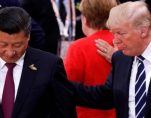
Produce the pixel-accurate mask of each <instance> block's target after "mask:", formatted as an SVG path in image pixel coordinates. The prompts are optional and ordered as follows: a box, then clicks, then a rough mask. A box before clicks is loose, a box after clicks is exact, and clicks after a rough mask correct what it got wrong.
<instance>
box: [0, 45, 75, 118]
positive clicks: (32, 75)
mask: <svg viewBox="0 0 151 118" xmlns="http://www.w3.org/2000/svg"><path fill="white" fill-rule="evenodd" d="M32 64H34V66H35V67H36V68H37V70H33V69H31V68H29V66H30V65H32ZM65 81H67V79H66V74H65V71H64V67H63V63H62V60H61V59H60V58H58V57H56V56H54V55H52V54H49V53H46V52H43V51H40V50H37V49H32V48H28V49H27V52H26V55H25V60H24V65H23V71H22V75H21V80H20V84H19V88H18V92H17V97H16V100H15V105H14V110H13V115H12V118H76V112H75V105H74V104H73V101H72V95H73V93H72V92H71V91H69V90H68V89H66V87H65V86H64V85H63V84H62V83H63V82H65ZM66 84H67V83H66ZM0 109H1V108H0ZM0 118H2V112H0Z"/></svg>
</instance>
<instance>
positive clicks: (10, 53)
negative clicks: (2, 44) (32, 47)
mask: <svg viewBox="0 0 151 118" xmlns="http://www.w3.org/2000/svg"><path fill="white" fill-rule="evenodd" d="M6 55H7V56H8V57H13V56H14V55H15V51H14V50H7V51H6Z"/></svg>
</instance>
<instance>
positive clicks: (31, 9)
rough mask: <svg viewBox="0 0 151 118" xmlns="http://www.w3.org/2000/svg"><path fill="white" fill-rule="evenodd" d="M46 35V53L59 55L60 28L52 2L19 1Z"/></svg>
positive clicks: (38, 0)
mask: <svg viewBox="0 0 151 118" xmlns="http://www.w3.org/2000/svg"><path fill="white" fill-rule="evenodd" d="M18 1H19V2H20V4H21V6H22V7H23V8H24V9H25V10H26V11H27V12H28V13H29V14H30V15H31V17H32V18H33V19H34V20H35V21H36V22H37V23H39V24H40V26H41V27H42V29H43V31H44V33H45V42H44V49H43V50H45V51H48V52H51V53H54V54H57V49H58V41H59V40H60V32H59V26H58V23H57V19H56V16H55V13H54V10H53V8H52V4H51V2H50V0H18Z"/></svg>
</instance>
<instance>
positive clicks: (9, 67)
mask: <svg viewBox="0 0 151 118" xmlns="http://www.w3.org/2000/svg"><path fill="white" fill-rule="evenodd" d="M5 65H6V66H7V68H8V69H13V68H14V67H15V66H16V63H6V64H5Z"/></svg>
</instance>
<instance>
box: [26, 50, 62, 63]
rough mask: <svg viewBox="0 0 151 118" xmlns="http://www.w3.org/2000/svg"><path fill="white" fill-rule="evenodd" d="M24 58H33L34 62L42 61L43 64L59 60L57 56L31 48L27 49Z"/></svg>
mask: <svg viewBox="0 0 151 118" xmlns="http://www.w3.org/2000/svg"><path fill="white" fill-rule="evenodd" d="M26 56H28V57H29V58H34V59H35V60H43V62H48V61H49V62H50V61H55V60H58V59H60V58H59V57H58V56H56V55H54V54H52V53H50V52H45V51H42V50H39V49H35V48H31V47H29V48H28V49H27V52H26Z"/></svg>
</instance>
